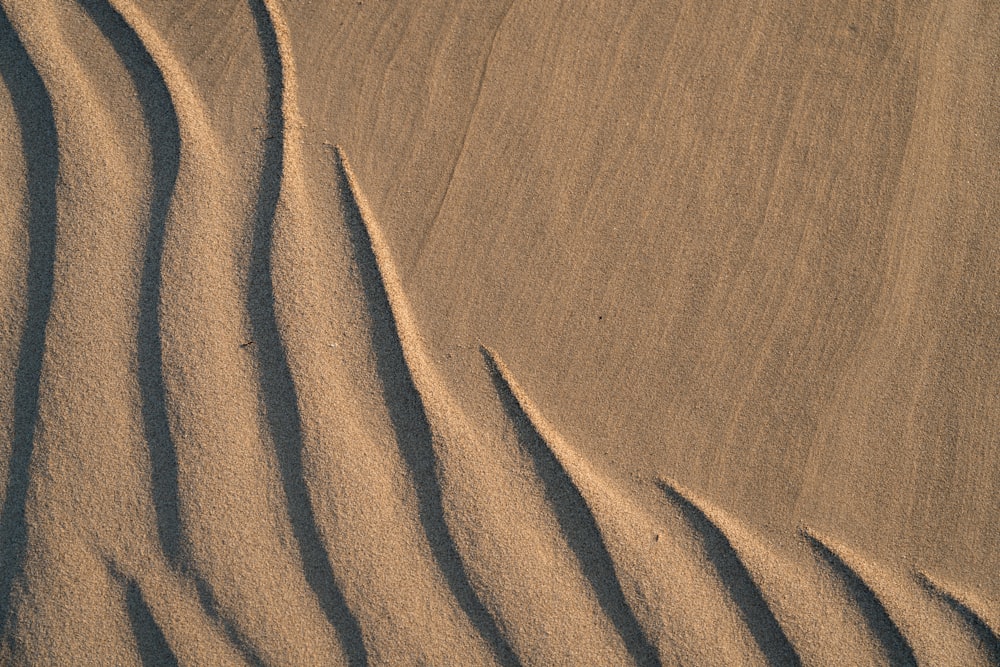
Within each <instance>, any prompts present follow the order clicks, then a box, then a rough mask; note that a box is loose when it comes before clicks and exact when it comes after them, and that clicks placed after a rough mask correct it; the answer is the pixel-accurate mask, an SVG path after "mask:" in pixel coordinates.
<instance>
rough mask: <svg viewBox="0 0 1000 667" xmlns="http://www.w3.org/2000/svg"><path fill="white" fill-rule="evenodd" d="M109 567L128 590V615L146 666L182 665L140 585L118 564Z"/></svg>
mask: <svg viewBox="0 0 1000 667" xmlns="http://www.w3.org/2000/svg"><path fill="white" fill-rule="evenodd" d="M107 568H108V574H109V575H110V576H111V578H112V579H113V580H114V581H115V582H116V583H117V584H118V585H119V586H121V587H122V588H123V589H124V591H125V613H126V614H127V615H128V620H129V625H130V626H131V627H132V637H133V639H135V647H136V650H137V651H138V653H139V661H140V662H141V663H142V667H177V665H179V664H180V663H178V661H177V656H176V655H174V651H173V649H171V648H170V643H169V642H168V641H167V638H166V636H165V635H164V634H163V630H162V629H161V628H160V624H159V623H157V622H156V619H155V618H154V617H153V612H152V611H150V609H149V605H147V604H146V599H145V598H144V597H143V595H142V589H140V588H139V583H138V582H137V581H135V579H130V578H129V577H126V576H125V575H124V574H122V572H120V571H119V570H118V568H117V567H115V564H114V563H111V562H108V563H107Z"/></svg>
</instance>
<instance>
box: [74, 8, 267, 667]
mask: <svg viewBox="0 0 1000 667" xmlns="http://www.w3.org/2000/svg"><path fill="white" fill-rule="evenodd" d="M79 3H80V6H81V7H82V8H83V9H84V11H86V12H87V15H88V16H89V17H90V20H91V21H93V22H94V24H95V25H96V26H97V27H98V29H99V30H100V31H101V33H103V35H104V37H105V38H106V39H107V40H108V42H109V43H110V44H111V46H112V48H113V49H114V50H115V53H117V54H118V57H119V59H120V60H121V62H122V64H123V65H124V67H125V69H126V70H127V71H128V74H129V77H130V78H131V79H132V83H133V87H134V88H135V91H136V95H137V97H138V98H139V105H140V107H141V108H142V115H143V121H144V122H145V125H146V129H147V130H148V132H149V143H150V153H151V156H150V157H151V162H152V165H151V168H152V174H153V178H152V192H151V194H150V206H149V230H148V232H147V234H146V246H145V249H144V255H143V266H142V274H141V277H140V282H139V321H138V346H137V356H138V359H137V363H138V374H139V392H140V396H141V402H142V418H143V428H144V434H145V437H146V443H147V446H148V449H149V458H150V466H151V468H152V471H151V481H152V487H153V488H152V492H153V506H154V508H155V511H156V527H157V534H158V536H159V541H160V548H161V549H162V550H163V553H164V555H165V556H166V558H167V561H168V562H169V563H170V564H171V565H172V566H173V567H174V568H175V569H177V570H180V571H182V572H184V573H186V574H187V575H188V576H190V577H191V579H192V580H193V581H194V584H195V588H196V590H197V593H198V599H199V602H200V603H201V607H202V610H203V611H204V612H205V613H206V615H208V617H209V618H211V619H212V620H213V621H214V622H216V623H217V624H218V625H219V626H220V627H221V628H222V630H223V632H225V634H226V636H227V638H228V639H229V641H230V642H232V644H233V645H234V646H235V647H236V649H237V650H238V651H239V652H240V653H241V655H242V656H243V657H244V659H246V660H247V662H248V663H250V664H252V665H263V664H264V663H263V661H262V660H261V659H260V657H259V656H258V655H257V653H256V652H255V651H254V649H253V648H252V647H251V646H250V643H249V642H248V641H247V639H246V638H245V637H243V636H242V635H241V633H240V632H239V631H238V630H237V628H236V627H235V625H234V624H233V623H232V621H231V620H230V619H228V618H226V616H225V615H224V614H222V613H221V612H220V611H219V605H218V603H217V601H216V599H215V596H214V595H213V594H212V590H211V588H210V586H209V585H208V583H207V582H206V581H204V580H203V579H202V577H201V575H200V574H199V573H197V572H195V571H193V568H191V567H190V566H189V557H188V553H189V548H188V545H187V544H186V542H187V534H186V532H185V530H184V524H183V520H182V519H181V514H180V491H179V488H180V487H179V484H178V463H177V449H176V446H175V444H174V440H173V437H172V436H171V433H170V421H169V418H168V416H167V400H166V385H165V383H164V379H163V353H162V335H161V326H160V289H161V284H162V280H163V276H162V266H163V243H164V236H165V233H166V223H167V215H168V214H169V211H170V203H171V200H172V198H173V194H174V189H175V187H176V184H177V177H178V174H179V172H180V161H181V135H180V125H179V122H178V120H177V110H176V108H175V107H174V101H173V97H172V96H171V94H170V89H169V88H168V87H167V83H166V81H165V80H164V78H163V73H162V71H161V70H160V68H159V66H158V65H157V64H156V61H155V60H154V59H153V56H152V55H151V54H150V53H149V51H148V50H147V49H146V46H145V44H144V43H143V42H142V39H141V38H140V37H139V35H138V34H137V33H136V32H135V30H134V29H133V28H132V26H131V25H129V23H128V21H127V20H126V19H125V17H123V16H122V15H121V14H120V13H119V12H118V11H117V10H116V9H115V8H114V7H112V6H111V4H110V3H109V2H108V0H79Z"/></svg>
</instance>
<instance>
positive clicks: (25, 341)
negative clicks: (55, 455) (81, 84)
mask: <svg viewBox="0 0 1000 667" xmlns="http://www.w3.org/2000/svg"><path fill="white" fill-rule="evenodd" d="M0 43H2V44H3V54H2V57H0V77H3V83H4V85H5V87H6V89H7V92H8V93H9V95H10V101H11V105H12V106H13V111H14V114H15V116H16V119H17V125H18V130H19V131H20V143H21V152H22V155H23V160H24V179H25V186H24V188H25V191H24V197H25V200H26V206H25V208H26V210H25V212H24V219H25V224H24V226H25V231H26V236H27V253H28V257H27V261H26V262H24V264H25V266H24V276H23V282H22V285H23V294H24V297H23V305H22V307H21V311H22V313H23V315H22V317H23V321H22V322H18V323H10V324H9V326H12V329H13V330H14V331H19V332H20V335H19V336H18V340H17V343H16V348H11V349H16V350H17V352H16V360H14V359H11V361H13V362H14V363H15V368H14V371H13V373H12V376H13V377H12V378H10V379H12V387H11V390H10V395H11V398H12V405H11V415H10V420H11V421H10V427H9V429H5V433H4V436H5V440H6V439H7V437H9V441H7V442H6V443H5V444H6V445H7V447H8V448H9V449H7V448H5V449H6V451H5V452H4V453H5V454H6V466H5V472H6V479H5V480H4V496H3V506H2V509H0V623H3V626H4V628H6V626H7V623H8V616H9V609H10V607H9V605H10V595H11V587H12V586H13V584H14V580H15V579H16V578H17V577H18V575H19V573H20V570H21V563H22V559H23V557H24V549H25V546H26V544H25V543H26V540H27V535H26V525H25V517H24V511H25V501H26V499H27V494H28V481H29V474H28V471H29V469H30V466H31V458H32V453H33V450H34V437H35V426H36V422H37V419H38V393H39V380H40V377H41V370H42V355H43V352H44V349H45V333H46V324H47V322H48V319H49V311H50V309H51V304H52V285H53V279H54V270H53V265H54V261H55V239H56V206H55V202H56V179H57V178H58V172H59V147H58V140H57V136H56V126H55V119H54V116H53V112H52V100H51V97H50V96H49V93H48V91H47V90H46V87H45V84H44V82H43V81H42V78H41V76H40V75H39V73H38V70H37V68H36V67H35V65H34V63H33V62H32V60H31V57H30V56H29V55H28V52H27V50H26V49H25V48H24V45H23V44H22V42H21V39H20V37H19V36H18V34H17V32H16V30H15V29H14V27H13V25H12V24H11V22H10V19H9V17H8V16H7V12H6V10H5V9H4V8H3V6H0ZM5 324H8V323H7V322H5ZM15 335H16V334H15ZM13 342H14V341H13V340H11V343H13ZM5 361H6V359H5ZM5 375H6V374H5ZM5 379H7V378H5ZM8 434H9V435H8Z"/></svg>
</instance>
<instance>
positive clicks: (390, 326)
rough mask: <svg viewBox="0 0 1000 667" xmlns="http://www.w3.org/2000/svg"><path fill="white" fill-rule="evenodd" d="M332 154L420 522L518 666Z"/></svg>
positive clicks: (462, 595) (471, 612)
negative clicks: (472, 556)
mask: <svg viewBox="0 0 1000 667" xmlns="http://www.w3.org/2000/svg"><path fill="white" fill-rule="evenodd" d="M334 156H335V160H336V167H337V183H338V186H339V188H340V200H341V206H342V208H343V212H344V218H345V219H346V221H347V232H348V236H349V237H350V240H351V246H352V248H353V250H354V263H355V265H356V266H357V268H358V274H359V275H360V278H361V287H362V290H363V291H364V295H365V305H366V306H367V308H368V317H369V318H370V319H371V327H372V340H371V345H372V349H373V351H374V352H375V365H376V370H377V372H378V377H379V381H380V383H381V385H382V394H383V398H384V401H385V405H386V407H387V409H388V412H389V419H390V421H391V422H392V427H393V430H394V432H395V434H396V442H397V443H398V445H399V451H400V453H401V454H402V456H403V460H404V461H406V465H407V467H408V468H409V469H410V472H411V473H412V480H413V486H414V490H415V492H416V495H417V514H418V517H419V519H420V524H421V526H422V527H423V529H424V533H425V534H426V536H427V541H428V542H429V544H430V547H431V552H432V553H433V555H434V560H435V561H436V562H437V566H438V569H439V570H440V571H441V573H442V574H443V575H444V579H445V581H446V582H447V583H448V588H449V589H450V590H451V593H452V595H454V596H455V599H456V600H457V601H458V603H459V605H460V606H461V607H462V610H463V611H464V612H465V614H466V616H467V617H468V618H469V620H470V621H471V622H472V624H473V626H474V627H475V628H476V631H477V632H478V633H479V635H480V636H481V637H482V638H483V640H485V641H486V643H487V644H488V645H489V646H490V648H491V649H492V651H493V654H494V656H495V657H496V659H497V660H498V661H499V662H500V664H504V665H519V664H520V660H519V659H518V657H517V654H516V653H515V652H514V649H513V648H512V647H511V646H510V644H509V643H508V642H507V639H506V638H505V637H504V636H503V633H502V632H501V631H500V628H499V627H498V626H497V624H496V621H495V620H494V618H493V616H492V615H491V614H490V613H489V611H488V610H487V609H486V607H485V605H483V603H482V601H481V600H480V599H479V597H478V596H477V595H476V592H475V589H473V587H472V583H471V582H470V581H469V578H468V575H467V573H466V571H465V567H464V565H463V564H462V558H461V556H460V555H459V553H458V547H457V546H456V544H455V541H454V540H453V539H452V536H451V533H450V531H449V530H448V525H447V523H446V522H445V518H444V503H443V500H442V497H441V488H440V486H439V485H438V482H437V472H436V467H437V456H436V454H435V452H434V446H433V444H432V435H431V427H430V423H429V422H428V420H427V414H426V412H425V410H424V405H423V401H422V400H421V399H420V394H419V393H418V392H417V388H416V385H415V384H414V381H413V376H412V374H411V373H410V367H409V366H408V365H407V363H406V358H405V356H404V354H403V345H402V342H401V341H400V337H399V331H398V330H397V325H396V318H395V316H394V315H393V312H392V306H391V304H390V301H389V295H388V294H387V293H386V289H385V283H384V282H383V280H382V274H381V272H380V271H379V268H378V260H377V259H376V257H375V251H374V250H373V248H372V242H371V237H370V236H369V234H368V229H367V227H366V226H365V225H366V223H365V220H364V218H363V216H362V215H361V210H360V209H359V207H358V202H357V199H356V197H355V195H354V192H353V191H352V189H351V185H350V181H349V179H348V177H347V173H346V171H345V168H344V162H343V156H341V154H340V151H339V150H335V151H334Z"/></svg>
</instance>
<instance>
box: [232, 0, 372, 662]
mask: <svg viewBox="0 0 1000 667" xmlns="http://www.w3.org/2000/svg"><path fill="white" fill-rule="evenodd" d="M247 4H248V6H249V7H250V10H251V12H252V14H253V17H254V22H255V24H256V29H257V37H258V40H259V42H260V48H261V53H262V55H263V58H264V69H265V79H266V83H267V98H268V102H267V111H266V116H267V136H268V137H269V140H266V141H265V142H264V156H263V167H262V169H261V177H260V184H259V186H258V187H259V189H258V195H257V203H256V210H255V213H254V225H253V238H252V241H251V251H250V267H249V289H248V291H247V311H248V313H249V315H250V326H251V331H252V335H253V340H254V342H255V343H256V345H255V347H254V352H255V354H256V356H257V359H258V362H259V387H260V392H261V397H262V399H263V404H264V414H265V418H266V421H267V425H268V429H269V430H270V434H271V439H272V441H273V443H274V447H275V450H276V454H277V458H278V462H279V469H280V472H281V479H282V486H283V490H284V494H285V500H286V503H287V505H288V517H289V519H290V521H291V524H292V530H293V533H294V535H295V540H296V542H297V543H298V549H299V553H300V555H301V558H302V562H303V564H304V565H305V567H304V568H303V570H304V573H305V575H306V580H307V582H308V583H309V587H310V588H311V589H312V590H313V592H314V593H315V594H316V597H317V599H318V600H319V602H320V605H321V606H322V608H323V611H324V613H325V614H326V617H327V619H328V620H329V622H330V624H331V625H332V626H333V627H334V628H335V629H336V631H337V635H338V637H339V638H340V642H341V646H342V647H343V648H344V650H345V651H346V653H347V659H348V663H349V664H351V665H364V664H367V662H368V655H367V651H366V650H365V645H364V640H363V639H362V634H361V627H360V625H359V624H358V620H357V618H356V617H355V616H354V614H353V613H352V612H351V610H350V609H349V608H348V606H347V602H346V601H345V600H344V595H343V593H342V592H341V590H340V587H339V586H338V584H337V580H336V577H335V576H334V572H333V566H332V565H331V563H330V558H329V555H328V554H327V552H326V549H325V548H324V547H323V540H322V538H321V537H320V532H319V529H318V527H317V525H316V517H315V514H314V510H313V506H312V500H311V499H310V498H309V494H308V491H307V486H306V481H305V473H304V471H303V463H302V450H303V438H302V417H301V415H300V413H299V402H298V398H297V390H296V387H295V383H294V381H293V380H292V373H291V369H290V368H289V365H288V355H287V351H286V349H285V344H284V342H283V341H282V339H281V334H280V333H279V329H278V321H277V315H276V313H275V298H274V275H273V267H272V248H273V245H274V243H273V242H274V221H275V214H276V212H277V209H278V200H279V197H280V196H281V191H282V183H283V181H284V178H285V169H286V136H285V133H286V128H287V126H288V122H289V120H290V118H289V116H291V115H292V114H291V113H289V110H290V109H292V110H293V109H294V108H295V107H294V104H295V97H294V91H295V87H294V70H293V69H292V65H291V63H290V62H289V56H290V51H289V49H288V46H287V44H286V42H285V40H284V39H280V38H279V32H280V33H281V35H282V36H284V35H286V34H287V28H286V27H285V24H284V22H283V20H282V19H281V18H280V15H279V14H278V13H277V10H276V8H275V7H274V3H269V2H264V1H263V0H248V3H247ZM291 143H292V144H294V143H295V142H294V140H293V141H292V142H291Z"/></svg>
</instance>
